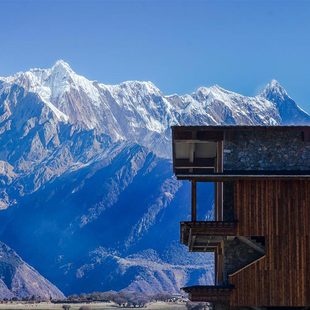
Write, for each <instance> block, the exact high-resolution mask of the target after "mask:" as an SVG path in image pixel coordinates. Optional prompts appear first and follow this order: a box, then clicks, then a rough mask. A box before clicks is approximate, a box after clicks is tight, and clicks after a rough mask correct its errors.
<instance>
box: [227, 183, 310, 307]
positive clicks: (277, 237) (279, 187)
mask: <svg viewBox="0 0 310 310" xmlns="http://www.w3.org/2000/svg"><path fill="white" fill-rule="evenodd" d="M235 216H236V219H237V220H238V228H237V231H238V235H241V236H265V241H266V256H265V258H263V259H261V260H259V261H257V262H256V263H254V264H252V265H250V266H248V267H246V268H244V269H243V270H241V271H239V272H237V273H235V274H233V275H231V276H230V283H231V284H234V285H235V287H236V289H235V290H233V293H232V296H231V306H287V307H293V306H295V307H296V306H310V244H309V242H310V239H309V238H310V181H303V180H298V181H291V180H290V181H283V180H279V181H277V180H264V181H237V182H236V186H235Z"/></svg>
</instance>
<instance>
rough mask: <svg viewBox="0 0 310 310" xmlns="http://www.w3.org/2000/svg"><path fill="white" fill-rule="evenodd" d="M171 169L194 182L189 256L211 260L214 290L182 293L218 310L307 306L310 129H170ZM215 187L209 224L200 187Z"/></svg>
mask: <svg viewBox="0 0 310 310" xmlns="http://www.w3.org/2000/svg"><path fill="white" fill-rule="evenodd" d="M172 139H173V141H172V143H173V169H174V173H175V175H176V177H177V178H178V179H179V180H187V181H190V182H191V191H192V195H191V220H190V221H186V222H181V242H182V243H183V244H185V245H186V246H188V248H189V251H193V252H195V251H197V252H214V254H215V284H214V285H213V286H192V287H185V288H183V289H184V291H186V292H187V293H188V294H189V298H190V299H191V300H192V301H206V302H212V303H214V305H217V307H219V308H223V307H224V308H229V307H230V308H237V309H238V308H242V307H256V308H260V307H262V308H264V307H290V308H294V307H307V306H310V127H308V126H270V127H265V126H174V127H172ZM199 182H214V188H215V190H214V202H215V203H214V205H215V206H214V220H212V221H205V220H199V219H198V218H197V195H196V192H197V185H198V184H199Z"/></svg>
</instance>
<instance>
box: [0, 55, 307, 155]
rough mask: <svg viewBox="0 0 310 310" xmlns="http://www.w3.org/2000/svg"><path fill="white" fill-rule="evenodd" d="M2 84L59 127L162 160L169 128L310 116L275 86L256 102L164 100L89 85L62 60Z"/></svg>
mask: <svg viewBox="0 0 310 310" xmlns="http://www.w3.org/2000/svg"><path fill="white" fill-rule="evenodd" d="M0 81H2V87H1V93H4V94H5V93H7V92H9V91H10V89H11V87H12V86H13V85H18V86H20V87H22V88H23V89H24V91H25V92H26V93H28V92H31V93H34V94H36V95H37V96H38V97H39V99H40V100H41V101H42V102H43V103H44V104H45V105H46V107H48V109H49V110H50V111H51V112H52V113H53V114H54V116H55V119H57V120H58V121H60V122H64V123H69V124H75V125H76V124H79V125H80V126H81V127H82V128H84V129H96V131H97V132H98V133H103V134H107V135H108V136H110V137H111V138H112V139H113V140H127V141H132V142H136V143H139V144H141V145H143V146H146V147H148V148H149V149H151V150H153V151H155V152H156V153H157V154H158V155H160V156H164V157H169V156H170V152H169V146H170V143H169V141H170V140H169V137H170V136H169V133H170V131H169V127H170V126H171V125H178V124H179V125H186V124H245V125H250V124H258V125H277V124H284V123H285V124H286V123H287V122H289V115H288V111H290V112H293V113H294V115H295V117H294V122H298V123H303V124H305V123H306V124H309V122H310V121H309V115H307V114H306V113H304V112H303V111H301V109H300V108H299V107H298V106H297V105H296V103H295V102H294V101H293V100H292V99H291V98H290V97H289V96H288V95H287V93H286V92H285V90H284V89H283V88H282V87H281V86H280V85H279V84H278V83H277V82H275V81H273V82H271V83H270V84H269V85H267V87H266V89H265V90H264V91H263V92H262V94H260V95H258V96H256V97H246V96H242V95H240V94H236V93H234V92H231V91H227V90H225V89H223V88H221V87H219V86H212V87H209V88H206V87H200V88H199V89H197V90H196V91H195V92H194V93H192V94H190V95H183V96H179V95H172V96H165V95H164V94H163V93H162V92H161V91H160V90H159V89H158V88H157V87H156V86H155V85H154V84H153V83H151V82H139V81H128V82H124V83H121V84H119V85H105V84H102V83H98V82H96V81H90V80H87V79H86V78H85V77H83V76H80V75H78V74H76V73H75V72H74V71H73V70H72V69H71V68H70V66H69V65H68V64H67V63H65V62H64V61H62V60H60V61H57V62H56V64H55V65H54V66H53V67H52V68H50V69H31V70H30V71H28V72H20V73H17V74H16V75H14V76H11V77H5V78H0ZM282 106H286V108H283V107H282ZM155 141H156V143H154V142H155ZM167 146H168V148H167Z"/></svg>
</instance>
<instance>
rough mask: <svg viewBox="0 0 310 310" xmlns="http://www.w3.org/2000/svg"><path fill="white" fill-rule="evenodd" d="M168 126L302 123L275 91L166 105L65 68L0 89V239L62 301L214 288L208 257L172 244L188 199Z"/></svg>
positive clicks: (134, 86)
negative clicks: (99, 294) (84, 295)
mask: <svg viewBox="0 0 310 310" xmlns="http://www.w3.org/2000/svg"><path fill="white" fill-rule="evenodd" d="M176 124H182V125H184V124H191V125H194V124H204V125H205V124H244V125H250V124H257V125H277V124H310V116H309V115H308V114H307V113H305V112H304V111H302V110H301V109H300V108H299V107H298V106H297V105H296V103H295V102H294V101H293V100H292V99H291V98H290V97H289V96H288V94H287V93H286V91H285V90H284V89H283V87H281V86H280V85H279V83H277V82H276V81H272V82H271V83H270V84H269V85H267V87H266V88H265V89H264V90H263V91H262V93H261V94H259V95H258V96H256V97H246V96H242V95H239V94H236V93H234V92H231V91H227V90H225V89H223V88H221V87H219V86H213V87H209V88H205V87H201V88H199V89H198V90H196V91H195V92H194V93H192V94H190V95H182V96H179V95H171V96H166V95H164V94H163V93H162V92H161V91H160V90H159V89H158V88H157V87H156V86H155V85H154V84H152V83H151V82H138V81H129V82H124V83H122V84H120V85H104V84H101V83H99V82H96V81H89V80H87V79H86V78H85V77H82V76H80V75H78V74H76V73H75V72H74V71H73V70H72V69H71V68H70V66H69V65H68V64H67V63H65V62H63V61H58V62H57V63H56V64H55V65H54V66H53V67H52V68H50V69H32V70H30V71H28V72H21V73H17V74H16V75H14V76H12V77H3V78H0V208H1V209H2V211H0V221H1V223H2V225H1V226H0V240H2V241H4V242H6V243H7V244H9V245H10V246H12V247H13V248H14V249H15V250H17V251H18V252H19V253H21V255H22V256H23V258H24V259H25V260H26V261H27V262H28V263H30V264H31V265H32V266H34V267H35V268H36V269H37V270H38V271H39V272H40V273H41V274H43V275H44V276H45V277H47V278H48V279H49V280H50V281H52V282H53V283H54V284H56V285H57V286H58V287H59V288H60V289H61V290H63V291H64V292H65V293H66V294H69V293H79V292H90V291H95V290H97V291H99V290H109V289H117V290H119V289H131V290H132V289H135V290H139V291H145V292H149V291H150V290H153V291H167V290H169V291H173V292H176V291H178V289H179V287H180V286H183V285H186V284H190V283H197V282H199V283H210V282H212V279H213V273H212V272H213V263H212V256H210V255H209V254H200V255H199V254H197V255H190V256H188V255H187V252H186V249H184V248H183V247H181V246H180V245H177V244H178V239H179V227H178V222H179V221H181V220H186V219H187V218H188V217H189V207H188V205H189V189H188V184H187V183H186V182H183V183H181V182H177V181H176V180H175V179H174V177H173V176H172V169H171V160H170V156H171V149H170V144H171V142H170V126H171V125H176ZM204 191H205V192H204V193H203V195H204V201H203V208H202V207H201V208H200V210H201V214H200V217H201V218H205V217H206V216H209V213H210V211H211V208H212V205H213V199H212V195H209V196H207V193H208V192H209V193H212V185H205V188H204ZM206 196H207V197H208V198H207V201H205V200H206V198H205V197H206ZM42 256H44V260H43V259H42ZM185 258H186V259H185ZM203 266H205V268H203Z"/></svg>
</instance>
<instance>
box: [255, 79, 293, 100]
mask: <svg viewBox="0 0 310 310" xmlns="http://www.w3.org/2000/svg"><path fill="white" fill-rule="evenodd" d="M260 96H262V97H264V98H266V99H268V100H271V101H275V100H277V99H282V100H283V99H284V98H287V97H289V95H288V94H287V91H286V90H285V88H284V87H283V86H282V85H281V84H280V83H279V82H278V81H277V80H275V79H273V80H271V81H270V82H269V83H268V84H267V85H266V86H265V88H264V89H263V90H262V92H261V93H260Z"/></svg>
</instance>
